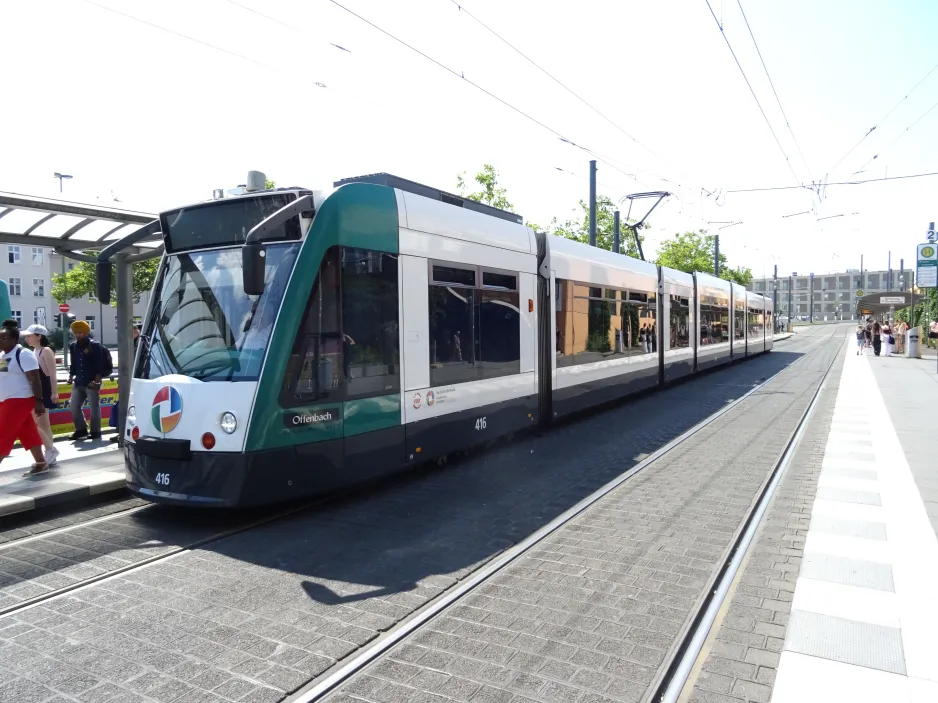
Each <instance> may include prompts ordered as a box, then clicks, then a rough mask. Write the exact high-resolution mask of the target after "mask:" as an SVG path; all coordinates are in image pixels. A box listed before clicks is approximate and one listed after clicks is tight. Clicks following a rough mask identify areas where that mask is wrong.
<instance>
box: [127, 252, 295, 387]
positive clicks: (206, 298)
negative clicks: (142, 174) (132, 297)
mask: <svg viewBox="0 0 938 703" xmlns="http://www.w3.org/2000/svg"><path fill="white" fill-rule="evenodd" d="M299 249H300V244H299V242H296V243H290V244H272V245H269V246H267V256H266V273H265V279H266V283H265V286H264V292H263V293H262V294H261V295H259V296H258V295H247V294H246V293H245V292H244V288H243V283H242V263H241V248H240V247H235V248H231V249H213V250H203V251H195V252H188V253H181V254H174V255H171V256H169V257H167V259H166V262H165V263H164V265H163V266H162V267H161V269H162V270H161V273H160V277H159V280H158V282H157V285H156V288H155V290H154V295H156V300H155V301H154V303H153V310H152V313H151V315H150V319H149V321H148V323H147V329H146V330H144V334H143V335H142V337H141V340H140V344H141V346H142V347H143V348H142V349H141V350H140V358H139V359H138V361H137V366H136V368H135V372H134V376H135V377H137V378H149V379H155V378H160V377H162V376H168V375H170V374H178V375H183V376H190V377H192V378H197V379H199V380H200V381H256V380H257V379H258V377H259V375H260V370H261V365H262V364H263V361H264V354H265V353H266V351H267V346H268V344H269V343H270V336H271V333H272V332H273V328H274V322H276V320H277V314H278V313H279V311H280V305H281V303H282V302H283V295H284V292H285V291H286V287H287V283H288V282H289V280H290V274H291V273H292V271H293V264H294V263H295V262H296V256H297V253H298V252H299Z"/></svg>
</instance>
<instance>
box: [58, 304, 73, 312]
mask: <svg viewBox="0 0 938 703" xmlns="http://www.w3.org/2000/svg"><path fill="white" fill-rule="evenodd" d="M69 310H71V307H69V304H68V303H62V304H61V305H59V312H68V311H69Z"/></svg>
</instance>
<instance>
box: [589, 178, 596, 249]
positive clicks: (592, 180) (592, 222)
mask: <svg viewBox="0 0 938 703" xmlns="http://www.w3.org/2000/svg"><path fill="white" fill-rule="evenodd" d="M590 246H591V247H594V246H596V161H595V160H593V161H590Z"/></svg>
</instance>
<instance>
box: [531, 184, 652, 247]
mask: <svg viewBox="0 0 938 703" xmlns="http://www.w3.org/2000/svg"><path fill="white" fill-rule="evenodd" d="M579 207H580V211H581V213H582V214H581V217H579V218H573V219H569V220H567V221H565V222H564V223H563V224H559V223H558V222H557V218H556V217H555V218H553V219H552V220H551V221H550V224H549V225H548V226H547V227H546V228H544V227H540V226H538V225H535V224H532V223H530V222H529V223H528V225H529V226H530V227H533V228H534V229H535V230H536V231H546V232H548V233H549V234H553V235H556V236H558V237H566V238H567V239H572V240H574V241H577V242H582V243H583V244H589V241H590V234H589V218H590V210H589V203H587V202H586V201H585V200H581V201H580V205H579ZM615 211H616V205H615V203H613V202H612V200H611V199H610V198H609V197H607V196H605V195H600V196H598V197H597V198H596V246H597V247H599V248H600V249H606V250H608V251H612V244H613V239H614V233H615V215H614V213H615ZM625 222H626V221H625V218H622V222H621V223H620V244H619V251H620V252H621V253H622V254H625V255H626V256H631V257H633V258H635V259H637V258H639V256H638V247H636V246H635V237H634V235H633V234H632V231H631V230H630V229H629V228H628V227H626V226H625ZM630 222H633V223H634V222H635V220H630ZM646 226H647V225H646ZM638 238H639V240H640V241H645V238H644V237H642V235H641V234H639V235H638Z"/></svg>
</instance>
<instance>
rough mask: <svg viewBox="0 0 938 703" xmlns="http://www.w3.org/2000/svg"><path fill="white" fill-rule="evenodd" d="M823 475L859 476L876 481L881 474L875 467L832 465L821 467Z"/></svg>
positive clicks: (862, 478) (858, 477) (865, 479)
mask: <svg viewBox="0 0 938 703" xmlns="http://www.w3.org/2000/svg"><path fill="white" fill-rule="evenodd" d="M821 476H840V477H842V478H857V479H860V480H861V481H876V480H878V479H879V474H878V473H876V472H875V471H873V469H845V468H840V467H831V468H829V469H827V468H824V469H821Z"/></svg>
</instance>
